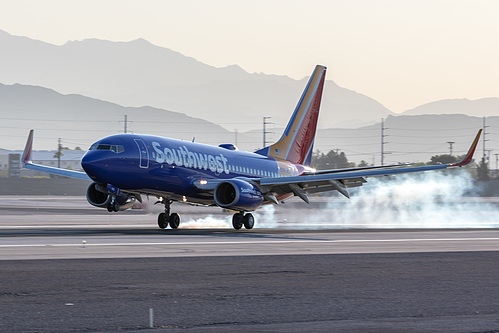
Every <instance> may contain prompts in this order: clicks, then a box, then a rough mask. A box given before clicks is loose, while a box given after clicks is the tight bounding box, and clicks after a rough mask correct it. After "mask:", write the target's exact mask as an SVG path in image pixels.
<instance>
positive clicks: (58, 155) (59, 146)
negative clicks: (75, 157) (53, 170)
mask: <svg viewBox="0 0 499 333" xmlns="http://www.w3.org/2000/svg"><path fill="white" fill-rule="evenodd" d="M61 155H62V144H61V138H59V140H58V145H57V167H58V168H59V169H60V168H61Z"/></svg>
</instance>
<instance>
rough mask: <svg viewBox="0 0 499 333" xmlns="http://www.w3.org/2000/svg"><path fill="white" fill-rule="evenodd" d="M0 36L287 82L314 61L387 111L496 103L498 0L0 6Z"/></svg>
mask: <svg viewBox="0 0 499 333" xmlns="http://www.w3.org/2000/svg"><path fill="white" fill-rule="evenodd" d="M0 29H2V30H5V31H7V32H8V33H10V34H13V35H22V36H28V37H30V38H33V39H39V40H42V41H45V42H49V43H53V44H58V45H61V44H64V43H65V42H66V41H68V40H81V39H86V38H100V39H106V40H112V41H130V40H133V39H137V38H144V39H147V40H148V41H150V42H152V43H153V44H156V45H159V46H164V47H167V48H170V49H173V50H176V51H179V52H181V53H183V54H184V55H188V56H191V57H194V58H196V59H198V60H199V61H202V62H204V63H206V64H209V65H213V66H216V67H222V66H227V65H231V64H238V65H240V66H241V67H242V68H244V69H245V70H246V71H248V72H251V73H252V72H264V73H268V74H283V75H288V76H291V77H293V78H297V79H300V78H303V77H304V76H306V75H309V74H310V73H311V71H312V69H313V67H314V66H315V64H317V63H320V64H323V65H326V66H328V79H331V80H334V81H335V82H336V83H338V84H339V85H340V86H343V87H345V88H348V89H352V90H355V91H358V92H360V93H363V94H366V95H368V96H370V97H372V98H374V99H376V100H378V101H379V102H380V103H382V104H383V105H385V106H386V107H388V108H389V109H391V110H392V111H395V112H402V111H405V110H407V109H410V108H413V107H416V106H419V105H421V104H424V103H428V102H432V101H435V100H439V99H445V98H469V99H478V98H484V97H499V1H480V0H478V1H462V0H448V1H438V0H428V1H427V0H414V1H412V0H411V1H402V0H381V1H374V0H357V1H356V0H349V1H314V0H307V1H290V0H275V1H272V0H263V1H260V0H256V1H255V0H254V1H244V2H243V1H233V0H211V1H203V0H199V1H185V0H184V1H180V0H177V1H167V0H142V1H138V0H129V1H125V0H112V1H109V0H108V1H105V0H84V1H80V0H74V1H71V0H44V1H38V0H15V1H14V0H12V1H7V0H0ZM0 82H1V76H0ZM498 114H499V110H498Z"/></svg>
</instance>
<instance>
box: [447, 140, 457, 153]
mask: <svg viewBox="0 0 499 333" xmlns="http://www.w3.org/2000/svg"><path fill="white" fill-rule="evenodd" d="M447 143H448V144H449V150H450V155H451V156H452V145H453V144H455V143H456V142H455V141H447Z"/></svg>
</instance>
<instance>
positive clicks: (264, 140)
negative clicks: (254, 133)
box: [262, 117, 272, 148]
mask: <svg viewBox="0 0 499 333" xmlns="http://www.w3.org/2000/svg"><path fill="white" fill-rule="evenodd" d="M270 118H272V117H263V147H262V148H265V147H267V134H270V133H272V132H268V131H267V125H270V124H271V123H270V122H267V119H270Z"/></svg>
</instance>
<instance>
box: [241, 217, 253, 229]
mask: <svg viewBox="0 0 499 333" xmlns="http://www.w3.org/2000/svg"><path fill="white" fill-rule="evenodd" d="M243 223H244V227H245V228H246V229H248V230H249V229H253V226H254V225H255V218H254V217H253V214H249V213H248V214H246V215H244V217H243Z"/></svg>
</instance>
